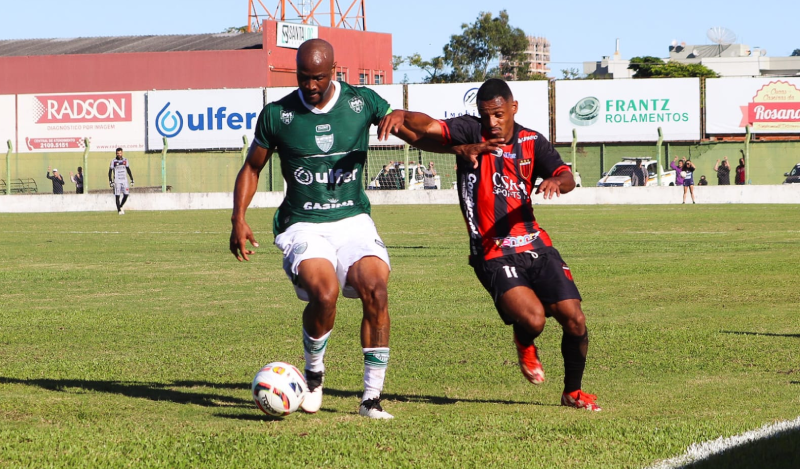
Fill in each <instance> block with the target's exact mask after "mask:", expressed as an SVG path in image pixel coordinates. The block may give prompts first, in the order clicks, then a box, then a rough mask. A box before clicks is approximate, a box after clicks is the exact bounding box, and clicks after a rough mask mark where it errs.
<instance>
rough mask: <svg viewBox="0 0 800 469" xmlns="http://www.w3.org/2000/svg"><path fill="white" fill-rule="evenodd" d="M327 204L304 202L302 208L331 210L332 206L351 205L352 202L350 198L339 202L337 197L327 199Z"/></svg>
mask: <svg viewBox="0 0 800 469" xmlns="http://www.w3.org/2000/svg"><path fill="white" fill-rule="evenodd" d="M328 202H329V203H327V204H321V203H319V202H306V203H304V204H303V209H304V210H331V209H334V208H339V207H351V206H353V205H355V204H354V202H353V201H352V200H345V201H344V202H339V200H338V199H328Z"/></svg>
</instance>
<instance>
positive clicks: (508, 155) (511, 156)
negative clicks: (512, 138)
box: [503, 151, 517, 160]
mask: <svg viewBox="0 0 800 469" xmlns="http://www.w3.org/2000/svg"><path fill="white" fill-rule="evenodd" d="M503 158H508V159H510V160H516V159H517V154H516V153H510V152H507V151H504V152H503Z"/></svg>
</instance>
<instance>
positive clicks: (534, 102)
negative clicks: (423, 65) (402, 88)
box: [408, 80, 550, 138]
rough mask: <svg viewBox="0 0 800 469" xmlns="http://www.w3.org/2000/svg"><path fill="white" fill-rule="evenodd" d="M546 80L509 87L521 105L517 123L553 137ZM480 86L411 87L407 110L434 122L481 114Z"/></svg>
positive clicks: (454, 84) (518, 110) (516, 118)
mask: <svg viewBox="0 0 800 469" xmlns="http://www.w3.org/2000/svg"><path fill="white" fill-rule="evenodd" d="M548 84H549V82H548V81H546V80H537V81H510V82H508V86H509V87H510V88H511V93H512V94H513V95H514V99H515V100H516V101H517V102H518V103H519V106H518V109H517V115H516V116H515V118H514V120H515V121H516V122H517V123H518V124H520V125H522V126H523V127H527V128H529V129H532V130H536V131H537V132H541V133H542V134H544V135H546V136H547V137H548V138H550V119H549V116H550V114H549V109H548V107H549V106H548V99H547V87H548ZM480 86H481V83H447V84H435V85H408V109H409V110H410V111H416V112H424V113H425V114H427V115H429V116H431V117H433V118H434V119H449V118H451V117H458V116H462V115H464V114H470V115H473V116H477V115H478V107H477V104H476V102H475V97H476V95H477V93H478V88H480Z"/></svg>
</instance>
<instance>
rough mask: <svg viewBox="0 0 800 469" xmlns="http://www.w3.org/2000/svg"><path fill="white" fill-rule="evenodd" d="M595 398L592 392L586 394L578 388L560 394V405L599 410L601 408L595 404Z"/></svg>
mask: <svg viewBox="0 0 800 469" xmlns="http://www.w3.org/2000/svg"><path fill="white" fill-rule="evenodd" d="M596 400H597V396H595V395H594V394H586V393H585V392H583V391H581V390H580V389H578V390H577V391H573V392H570V393H566V392H565V393H563V394H561V405H563V406H567V407H575V408H576V409H586V410H594V411H597V412H599V411H601V410H603V409H601V408H600V406H599V405H597V403H596V402H595V401H596Z"/></svg>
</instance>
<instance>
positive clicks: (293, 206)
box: [230, 39, 392, 419]
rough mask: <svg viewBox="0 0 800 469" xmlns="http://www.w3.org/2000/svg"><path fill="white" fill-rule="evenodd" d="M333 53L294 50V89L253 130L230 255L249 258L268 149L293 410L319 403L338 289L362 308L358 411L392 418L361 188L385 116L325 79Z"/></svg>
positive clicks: (384, 318) (381, 284) (318, 43)
mask: <svg viewBox="0 0 800 469" xmlns="http://www.w3.org/2000/svg"><path fill="white" fill-rule="evenodd" d="M335 66H336V65H335V62H334V57H333V47H332V46H331V45H330V44H329V43H328V42H326V41H324V40H321V39H311V40H309V41H306V42H304V43H303V44H302V45H301V46H300V47H299V49H298V50H297V84H298V90H297V91H296V92H293V93H291V94H290V95H288V96H286V97H285V98H283V99H281V100H279V101H276V102H272V103H269V104H267V105H266V106H265V107H264V109H263V110H262V111H261V114H260V115H259V117H258V123H257V125H256V133H255V139H254V140H253V144H252V145H251V146H250V150H249V153H248V155H247V159H246V160H245V163H244V165H243V166H242V169H241V170H240V171H239V175H238V176H237V178H236V186H235V189H234V193H233V215H232V217H231V223H232V225H233V228H232V230H231V238H230V249H231V252H233V255H234V256H236V258H237V259H238V260H240V261H241V260H249V258H248V255H250V254H253V253H254V251H252V250H250V249H248V247H247V242H248V241H249V242H250V243H251V244H252V245H253V247H258V243H257V242H256V240H255V237H254V236H253V232H252V230H251V229H250V226H248V224H247V222H246V221H245V212H246V211H247V207H248V205H250V201H251V200H252V199H253V195H254V194H255V192H256V186H257V184H258V176H259V173H260V172H261V170H262V169H263V168H264V165H265V164H266V163H267V161H268V160H269V158H270V157H271V156H272V154H273V153H274V152H277V153H278V154H279V155H280V163H281V173H282V174H283V178H284V180H285V181H286V197H285V198H284V200H283V202H282V203H281V205H280V207H279V208H278V210H277V211H276V212H275V218H274V220H273V225H272V226H273V232H274V234H275V245H276V246H277V247H278V248H279V249H280V250H281V251H283V256H284V257H283V268H284V270H285V271H286V274H287V275H288V276H289V278H290V279H291V280H292V283H293V284H294V288H295V291H296V293H297V296H298V298H300V299H301V300H303V301H307V302H308V304H307V305H306V307H305V310H304V311H303V350H304V355H305V361H306V364H305V375H306V381H307V382H308V387H309V391H310V392H309V393H308V395H307V396H306V398H305V399H304V400H303V403H302V404H301V405H300V408H301V409H302V410H303V411H305V412H308V413H315V412H317V411H318V410H319V409H320V407H321V405H322V383H323V380H324V373H325V365H324V363H323V358H324V355H325V349H326V347H327V345H328V339H329V337H330V334H331V331H332V330H333V324H334V320H335V318H336V302H337V300H338V297H339V288H340V286H341V289H342V294H343V295H344V296H345V297H347V298H360V299H361V302H362V305H363V319H362V322H361V347H362V351H363V354H364V394H363V395H362V398H361V405H360V407H359V414H360V415H362V416H365V417H370V418H375V419H390V418H392V415H391V414H389V413H388V412H386V411H384V410H383V408H382V407H381V403H380V397H381V391H382V390H383V382H384V378H385V376H386V367H387V365H388V363H389V310H388V294H387V288H386V286H387V284H388V282H389V271H390V264H389V254H388V252H387V251H386V246H385V245H384V244H383V241H382V240H381V238H380V236H379V235H378V232H377V230H376V229H375V225H374V223H373V222H372V219H371V218H370V215H369V214H370V204H369V199H367V196H366V193H365V192H364V185H363V183H362V180H363V173H364V163H365V161H366V158H367V149H368V146H369V127H370V125H377V124H378V122H379V121H380V119H381V118H382V117H384V116H385V115H386V114H388V113H389V112H391V109H390V107H389V103H387V102H386V100H384V99H383V98H381V97H380V96H378V95H377V94H376V93H375V92H374V91H372V90H370V89H367V88H361V87H351V86H350V85H348V84H346V83H340V82H337V81H335V80H333V76H334V70H335Z"/></svg>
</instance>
